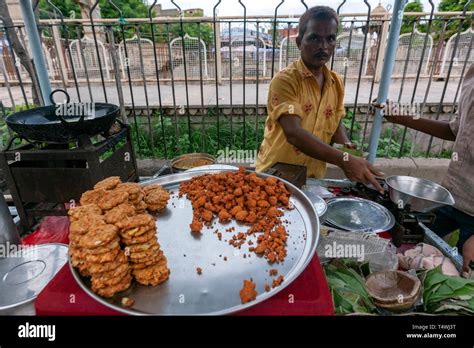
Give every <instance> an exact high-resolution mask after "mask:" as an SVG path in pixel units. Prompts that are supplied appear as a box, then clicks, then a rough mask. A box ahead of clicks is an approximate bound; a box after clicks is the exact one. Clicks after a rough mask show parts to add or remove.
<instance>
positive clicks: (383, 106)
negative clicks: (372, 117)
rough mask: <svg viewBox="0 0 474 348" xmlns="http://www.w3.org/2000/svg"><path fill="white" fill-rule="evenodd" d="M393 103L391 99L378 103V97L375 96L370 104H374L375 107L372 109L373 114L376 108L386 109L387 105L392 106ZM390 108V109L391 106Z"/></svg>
mask: <svg viewBox="0 0 474 348" xmlns="http://www.w3.org/2000/svg"><path fill="white" fill-rule="evenodd" d="M391 104H392V101H391V100H390V99H387V101H386V102H385V103H377V98H375V99H374V100H372V103H370V105H372V106H373V108H371V109H370V111H371V114H374V113H375V109H374V108H376V109H382V110H384V109H385V108H386V107H387V105H388V106H391ZM388 109H389V110H390V109H391V108H390V107H389V108H388ZM384 116H390V115H385V114H384Z"/></svg>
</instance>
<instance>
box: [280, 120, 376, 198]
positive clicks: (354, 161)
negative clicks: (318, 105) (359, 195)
mask: <svg viewBox="0 0 474 348" xmlns="http://www.w3.org/2000/svg"><path fill="white" fill-rule="evenodd" d="M278 122H279V123H280V125H281V127H282V128H283V131H284V132H285V136H286V140H287V141H288V142H289V143H290V144H291V145H293V146H295V147H297V148H298V149H299V150H300V151H301V152H303V153H304V154H305V155H307V156H309V157H312V158H315V159H318V160H320V161H324V162H327V163H332V164H334V165H336V166H338V167H340V168H341V169H342V170H343V171H344V173H345V175H346V176H347V178H348V179H349V180H351V181H359V182H362V183H364V184H367V183H371V184H372V185H374V186H375V187H376V188H377V189H378V190H379V191H383V189H382V187H381V186H380V184H379V183H378V181H377V180H376V179H375V176H382V175H383V173H381V172H379V171H377V170H376V169H375V168H374V167H373V166H372V165H371V164H370V163H369V162H368V161H366V160H365V159H363V158H359V157H355V156H351V155H345V154H344V153H343V152H341V151H339V150H336V149H335V148H333V147H331V146H329V145H327V144H326V143H324V142H323V141H321V140H320V139H318V137H316V136H315V135H314V134H312V133H311V132H308V131H307V130H305V129H304V128H302V127H301V119H300V118H299V117H298V116H297V115H294V114H293V115H290V114H283V115H281V116H280V118H279V119H278Z"/></svg>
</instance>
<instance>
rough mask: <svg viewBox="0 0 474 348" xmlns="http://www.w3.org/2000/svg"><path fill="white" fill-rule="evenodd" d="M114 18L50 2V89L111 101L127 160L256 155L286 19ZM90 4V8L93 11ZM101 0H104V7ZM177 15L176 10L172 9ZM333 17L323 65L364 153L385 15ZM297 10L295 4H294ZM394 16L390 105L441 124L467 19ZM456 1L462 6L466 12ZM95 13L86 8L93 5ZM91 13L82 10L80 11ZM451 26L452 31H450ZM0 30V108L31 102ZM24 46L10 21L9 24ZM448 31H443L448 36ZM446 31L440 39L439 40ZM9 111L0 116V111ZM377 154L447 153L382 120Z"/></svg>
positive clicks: (286, 40)
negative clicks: (123, 130)
mask: <svg viewBox="0 0 474 348" xmlns="http://www.w3.org/2000/svg"><path fill="white" fill-rule="evenodd" d="M156 2H157V1H154V3H153V4H151V6H150V8H149V12H148V13H149V18H140V19H124V18H123V17H122V12H121V10H120V9H119V8H118V7H116V6H115V9H116V11H117V18H116V19H100V20H99V19H93V18H92V17H93V16H91V19H88V20H81V19H68V18H64V17H63V14H62V13H60V11H59V9H58V8H57V7H56V6H54V5H53V3H52V1H51V0H48V4H49V5H50V9H51V17H52V18H51V19H49V20H41V21H40V25H39V30H40V33H41V38H42V43H43V51H44V54H45V57H46V62H47V65H48V70H49V74H50V78H51V82H52V83H53V84H54V85H55V86H58V87H62V88H64V89H66V90H67V91H68V92H69V93H70V94H71V97H72V98H71V99H72V100H73V101H74V100H75V101H82V102H84V101H91V102H100V101H105V102H112V103H117V104H119V105H121V106H122V114H123V118H124V120H126V121H127V122H130V123H132V124H133V126H134V129H135V140H136V142H137V145H138V149H137V150H138V153H139V155H141V156H146V157H149V156H151V157H168V158H169V157H171V156H174V155H176V154H178V153H182V152H188V151H206V152H211V153H214V154H215V153H216V151H219V150H221V149H223V148H226V147H229V148H240V149H243V150H250V149H252V150H258V147H259V143H260V141H261V139H262V134H263V123H264V121H265V117H266V109H265V106H266V98H267V92H268V86H269V83H270V80H271V79H272V77H273V76H274V75H275V74H276V73H278V72H279V71H281V70H283V69H284V68H285V67H286V66H288V65H289V64H291V63H292V62H293V61H295V60H296V59H298V58H299V51H298V49H297V47H296V40H295V38H296V27H297V24H298V19H299V18H297V17H295V16H289V15H285V14H281V11H282V9H281V6H282V5H283V3H284V0H282V1H281V2H280V3H279V4H278V6H277V7H276V8H275V9H274V15H273V16H272V15H265V16H247V15H246V12H247V6H249V5H245V4H244V3H243V2H242V1H236V3H235V4H236V5H237V6H239V7H238V8H239V10H240V12H241V15H240V16H232V17H223V16H220V17H219V16H218V15H217V11H218V8H219V7H220V6H222V4H221V1H217V2H216V4H215V6H214V8H213V16H212V17H183V16H179V17H175V18H170V17H167V18H154V17H153V14H152V8H153V6H154V5H155V4H156ZM97 3H98V1H97V2H96V3H95V5H97ZM110 3H112V4H113V2H112V1H110ZM172 3H173V4H174V5H175V6H176V8H177V9H178V11H179V12H180V13H182V11H181V8H180V7H179V5H177V4H176V2H174V1H173V2H172ZM345 3H346V1H345V0H344V1H342V2H341V4H340V6H339V7H338V9H337V11H338V14H339V16H340V22H341V23H340V32H339V33H338V36H337V47H336V50H335V54H334V56H333V59H332V61H331V62H330V67H331V68H332V69H333V70H334V71H336V72H338V73H339V74H340V75H341V76H342V77H343V80H344V83H345V86H346V95H345V105H346V108H347V115H348V117H347V119H346V120H345V124H346V126H347V128H348V129H349V132H350V135H351V137H352V138H353V139H354V140H355V141H356V142H358V143H359V144H360V146H362V147H365V146H366V145H367V144H368V139H367V137H368V135H369V134H370V129H371V124H372V122H371V114H370V112H369V107H368V105H369V104H370V101H371V100H372V99H373V98H375V96H376V90H377V87H378V83H379V80H380V74H381V66H382V62H383V55H384V50H385V45H386V40H387V33H388V31H389V26H390V19H391V13H390V12H388V11H387V12H386V13H373V12H372V9H371V7H370V5H369V4H368V2H367V1H365V2H364V4H365V5H364V6H365V7H366V8H365V12H361V13H344V5H345ZM301 4H302V6H301V12H303V11H304V8H305V7H306V8H307V5H306V3H305V2H304V1H301ZM430 5H431V9H430V12H425V13H405V14H404V16H405V17H404V18H405V19H406V24H407V27H408V32H407V33H405V34H402V35H401V36H400V39H399V45H398V50H397V56H396V62H395V68H394V72H393V83H392V89H391V91H390V93H389V96H390V99H392V100H395V101H397V102H399V103H406V104H409V105H411V106H413V105H415V104H416V105H417V106H418V110H419V111H420V113H421V116H422V117H434V118H436V119H450V118H451V117H452V116H453V115H454V114H455V113H456V108H457V100H458V98H459V93H460V87H461V84H462V76H463V74H464V73H465V71H467V70H466V69H467V68H468V67H469V65H470V64H472V63H473V62H474V54H473V53H472V52H473V50H472V38H473V36H474V35H473V32H472V27H471V26H470V25H467V27H466V24H470V23H471V18H472V12H469V11H467V7H466V8H465V11H464V12H435V8H434V4H433V3H432V2H431V1H430ZM466 6H467V5H466ZM94 7H95V6H94ZM92 11H93V9H92V10H91V13H92ZM453 27H454V28H455V31H454V33H453V30H452V28H453ZM6 29H7V28H6V27H4V26H3V27H2V26H0V49H1V51H0V70H1V72H0V83H1V84H2V86H3V87H1V93H0V95H1V96H2V104H3V106H4V107H6V108H3V110H5V111H4V113H5V114H6V113H9V112H12V110H15V106H16V107H18V106H19V105H23V104H24V105H26V106H27V107H28V106H29V105H30V104H32V100H31V97H30V96H28V93H27V91H26V90H27V89H28V88H29V83H30V78H29V75H28V73H27V71H26V70H25V69H24V68H23V66H22V65H21V64H20V62H19V60H18V58H17V57H16V56H15V53H14V52H13V49H12V45H11V38H10V37H9V35H8V31H7V30H6ZM9 29H10V30H14V31H15V32H16V33H17V34H18V37H19V38H20V40H21V42H22V43H23V45H24V46H25V47H28V44H27V42H26V41H27V38H26V35H25V33H24V27H23V24H22V23H21V22H19V23H15V24H14V26H13V28H9ZM448 29H449V30H448ZM448 36H449V37H448ZM12 106H13V108H12V109H10V110H9V109H8V108H10V107H12ZM382 140H383V141H382V142H381V145H380V146H379V151H378V155H379V156H399V157H401V156H407V155H411V156H417V155H425V156H427V157H428V156H435V157H448V156H449V154H450V149H451V147H452V144H451V143H450V144H447V143H446V144H445V143H444V142H442V141H439V140H437V139H433V138H429V137H428V138H427V137H425V136H423V135H421V134H418V133H416V132H413V131H411V130H407V129H401V128H398V127H397V126H393V125H390V124H386V125H385V126H384V131H383V139H382Z"/></svg>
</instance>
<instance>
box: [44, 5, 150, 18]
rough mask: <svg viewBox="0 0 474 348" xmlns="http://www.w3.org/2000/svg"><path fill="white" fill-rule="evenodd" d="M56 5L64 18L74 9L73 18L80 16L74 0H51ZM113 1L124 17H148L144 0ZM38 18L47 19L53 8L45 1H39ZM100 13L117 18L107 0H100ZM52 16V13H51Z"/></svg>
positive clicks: (104, 16) (105, 16) (103, 16)
mask: <svg viewBox="0 0 474 348" xmlns="http://www.w3.org/2000/svg"><path fill="white" fill-rule="evenodd" d="M52 2H53V4H54V5H55V6H56V7H58V8H59V9H60V10H61V12H62V13H63V16H64V17H65V18H70V17H71V11H74V17H75V18H82V16H81V8H80V6H79V4H78V3H77V1H76V0H62V1H52ZM113 3H114V4H115V5H117V7H118V8H119V9H120V10H121V11H122V13H123V17H125V18H144V17H148V7H149V6H148V5H147V2H146V1H145V0H113ZM39 6H40V10H41V11H40V18H45V19H47V18H48V16H47V14H48V13H51V14H52V13H53V12H54V10H53V8H52V7H51V6H50V5H49V4H48V3H47V2H46V0H42V1H40V4H39ZM99 7H100V13H101V16H102V18H118V16H119V14H118V12H117V10H116V9H115V8H114V7H113V6H112V5H110V3H109V2H108V1H107V0H100V2H99ZM52 17H53V18H54V15H52Z"/></svg>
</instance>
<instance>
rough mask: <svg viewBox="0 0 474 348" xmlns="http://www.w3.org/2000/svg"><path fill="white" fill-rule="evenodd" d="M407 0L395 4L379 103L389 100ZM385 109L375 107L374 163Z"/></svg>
mask: <svg viewBox="0 0 474 348" xmlns="http://www.w3.org/2000/svg"><path fill="white" fill-rule="evenodd" d="M405 3H406V0H395V4H394V5H393V14H392V20H391V23H390V32H389V34H388V40H387V48H386V50H385V57H384V58H385V59H384V61H383V66H382V76H381V79H380V86H379V93H378V95H377V103H379V104H382V103H385V102H386V101H387V96H388V89H389V87H390V82H391V76H392V72H393V65H394V64H395V56H396V54H397V46H398V38H399V36H400V28H401V26H402V19H403V7H404V6H405ZM382 119H383V111H382V110H381V109H378V108H377V109H375V117H374V123H373V124H372V131H371V132H370V142H369V157H368V160H369V162H371V163H374V161H375V157H376V155H377V147H378V144H379V138H380V132H381V131H382Z"/></svg>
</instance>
